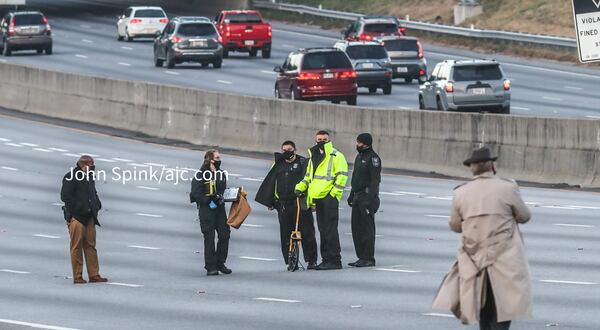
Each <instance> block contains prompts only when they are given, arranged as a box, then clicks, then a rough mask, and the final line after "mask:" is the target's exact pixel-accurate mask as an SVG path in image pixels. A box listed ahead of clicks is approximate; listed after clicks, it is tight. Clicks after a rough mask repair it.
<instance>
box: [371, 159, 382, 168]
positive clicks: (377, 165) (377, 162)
mask: <svg viewBox="0 0 600 330" xmlns="http://www.w3.org/2000/svg"><path fill="white" fill-rule="evenodd" d="M372 161H373V166H375V167H379V166H380V165H381V163H380V162H379V157H373V159H372Z"/></svg>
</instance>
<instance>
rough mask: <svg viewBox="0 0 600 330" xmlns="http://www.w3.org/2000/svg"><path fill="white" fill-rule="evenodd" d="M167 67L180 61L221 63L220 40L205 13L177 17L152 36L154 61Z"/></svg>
mask: <svg viewBox="0 0 600 330" xmlns="http://www.w3.org/2000/svg"><path fill="white" fill-rule="evenodd" d="M165 62H166V65H167V68H174V67H175V64H179V63H183V62H198V63H201V64H202V66H208V64H210V63H212V65H213V67H214V68H220V67H221V64H222V63H223V40H222V39H221V36H220V35H219V32H217V29H216V28H215V26H214V25H213V23H212V22H211V21H210V19H208V18H206V17H176V18H174V19H173V20H171V22H169V24H168V25H167V26H166V27H165V29H164V31H163V32H162V33H161V34H160V35H159V36H157V37H156V39H155V40H154V65H155V66H157V67H162V66H163V63H165Z"/></svg>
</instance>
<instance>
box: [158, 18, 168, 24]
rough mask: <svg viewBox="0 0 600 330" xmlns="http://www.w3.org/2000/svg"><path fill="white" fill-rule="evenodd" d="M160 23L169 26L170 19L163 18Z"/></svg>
mask: <svg viewBox="0 0 600 330" xmlns="http://www.w3.org/2000/svg"><path fill="white" fill-rule="evenodd" d="M160 22H161V23H163V24H167V23H169V19H168V18H161V19H160Z"/></svg>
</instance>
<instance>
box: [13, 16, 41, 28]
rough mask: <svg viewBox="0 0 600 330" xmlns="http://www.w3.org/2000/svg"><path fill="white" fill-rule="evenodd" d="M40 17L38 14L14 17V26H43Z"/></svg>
mask: <svg viewBox="0 0 600 330" xmlns="http://www.w3.org/2000/svg"><path fill="white" fill-rule="evenodd" d="M42 17H43V16H42V15H40V14H25V15H15V25H17V26H19V25H43V24H45V23H44V20H43V18H42Z"/></svg>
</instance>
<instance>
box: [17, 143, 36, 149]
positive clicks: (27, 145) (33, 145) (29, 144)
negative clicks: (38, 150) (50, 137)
mask: <svg viewBox="0 0 600 330" xmlns="http://www.w3.org/2000/svg"><path fill="white" fill-rule="evenodd" d="M21 145H24V146H26V147H32V148H33V147H39V145H37V144H35V143H27V142H21Z"/></svg>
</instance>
